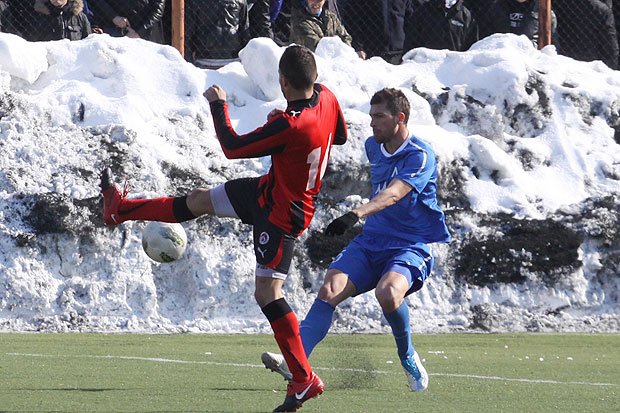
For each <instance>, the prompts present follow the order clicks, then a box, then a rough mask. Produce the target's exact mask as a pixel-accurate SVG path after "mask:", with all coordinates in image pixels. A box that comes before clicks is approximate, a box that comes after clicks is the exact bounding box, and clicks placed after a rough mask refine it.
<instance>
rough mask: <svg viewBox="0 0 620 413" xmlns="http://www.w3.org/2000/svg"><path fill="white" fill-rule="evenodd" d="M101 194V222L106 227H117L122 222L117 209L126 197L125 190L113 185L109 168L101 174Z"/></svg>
mask: <svg viewBox="0 0 620 413" xmlns="http://www.w3.org/2000/svg"><path fill="white" fill-rule="evenodd" d="M100 187H101V193H102V194H103V222H105V223H106V224H107V225H118V224H120V223H121V222H123V220H122V219H121V217H120V215H119V213H118V207H119V205H120V204H121V202H122V201H123V199H125V197H126V196H127V190H126V188H125V190H123V191H122V192H121V190H120V189H119V187H118V185H116V184H115V183H114V176H113V175H112V171H111V170H110V168H105V169H104V170H103V171H102V172H101V184H100Z"/></svg>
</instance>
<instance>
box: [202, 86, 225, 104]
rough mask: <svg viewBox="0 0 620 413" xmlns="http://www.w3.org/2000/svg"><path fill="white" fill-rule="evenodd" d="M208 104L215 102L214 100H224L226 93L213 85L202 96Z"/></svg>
mask: <svg viewBox="0 0 620 413" xmlns="http://www.w3.org/2000/svg"><path fill="white" fill-rule="evenodd" d="M202 95H203V96H204V97H205V98H207V100H208V101H209V103H211V102H215V101H216V100H226V91H225V90H224V89H222V88H221V87H219V86H218V85H213V86H211V87H210V88H208V89H207V90H205V93H203V94H202Z"/></svg>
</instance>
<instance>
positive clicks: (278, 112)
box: [267, 108, 284, 122]
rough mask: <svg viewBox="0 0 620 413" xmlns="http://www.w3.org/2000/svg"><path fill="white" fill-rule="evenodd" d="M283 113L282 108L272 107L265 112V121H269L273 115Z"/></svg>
mask: <svg viewBox="0 0 620 413" xmlns="http://www.w3.org/2000/svg"><path fill="white" fill-rule="evenodd" d="M282 113H284V111H283V110H282V109H277V108H276V109H273V110H272V111H271V112H269V114H267V122H269V121H270V120H271V119H273V118H274V117H276V116H278V115H280V114H282Z"/></svg>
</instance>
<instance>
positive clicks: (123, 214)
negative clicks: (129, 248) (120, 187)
mask: <svg viewBox="0 0 620 413" xmlns="http://www.w3.org/2000/svg"><path fill="white" fill-rule="evenodd" d="M174 199H175V198H174V197H166V198H153V199H127V198H125V199H123V200H122V201H121V204H120V205H119V206H118V215H119V216H120V218H121V220H122V221H131V220H141V221H161V222H179V220H178V219H177V218H176V216H175V215H174V208H173V204H174Z"/></svg>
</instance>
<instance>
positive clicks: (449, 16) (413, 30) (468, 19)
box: [404, 0, 478, 52]
mask: <svg viewBox="0 0 620 413" xmlns="http://www.w3.org/2000/svg"><path fill="white" fill-rule="evenodd" d="M477 41H478V26H477V24H476V22H475V21H474V19H473V18H472V15H471V12H470V11H469V9H468V8H467V7H465V6H464V5H463V0H458V1H457V3H456V4H455V5H454V6H452V7H450V8H449V9H446V7H445V0H431V1H429V2H427V3H424V4H422V5H420V6H418V7H416V8H415V9H414V11H413V14H412V15H411V19H410V20H408V21H407V24H406V25H405V45H404V47H405V49H404V50H405V51H408V50H411V49H413V48H416V47H428V48H429V49H448V50H454V51H457V52H462V51H465V50H467V49H469V47H470V46H471V45H472V44H474V43H475V42H477Z"/></svg>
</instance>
